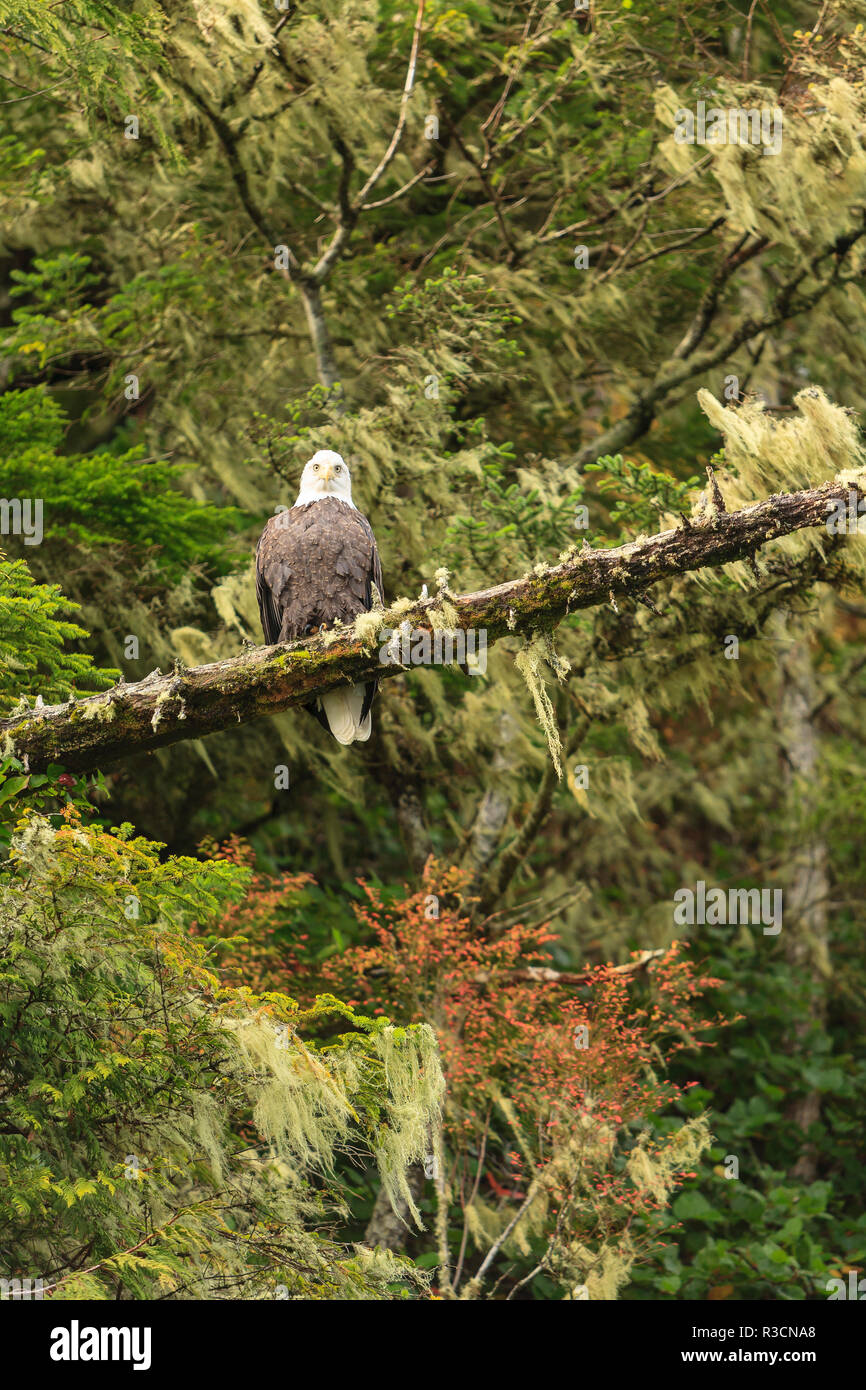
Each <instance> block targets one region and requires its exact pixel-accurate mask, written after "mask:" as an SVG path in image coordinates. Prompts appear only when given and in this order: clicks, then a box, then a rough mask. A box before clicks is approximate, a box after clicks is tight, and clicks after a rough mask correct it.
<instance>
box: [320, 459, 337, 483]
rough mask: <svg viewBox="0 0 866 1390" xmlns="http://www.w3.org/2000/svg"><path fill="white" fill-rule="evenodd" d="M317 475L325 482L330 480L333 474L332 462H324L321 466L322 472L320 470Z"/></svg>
mask: <svg viewBox="0 0 866 1390" xmlns="http://www.w3.org/2000/svg"><path fill="white" fill-rule="evenodd" d="M319 476H320V477H321V478H322V479H323V480H324V481H325V482H326V483H327V482H330V480H331V478H333V476H334V465H333V464H332V463H326V464H325V465H324V466H323V468H322V472H321V474H320V475H319Z"/></svg>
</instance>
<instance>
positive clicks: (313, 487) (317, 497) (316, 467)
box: [295, 449, 355, 507]
mask: <svg viewBox="0 0 866 1390" xmlns="http://www.w3.org/2000/svg"><path fill="white" fill-rule="evenodd" d="M323 497H339V498H340V501H341V502H348V504H349V506H350V507H354V505H355V504H354V502H353V501H352V479H351V478H350V477H349V470H348V468H347V466H346V464H345V462H344V461H343V459H342V458H341V457H340V455H339V454H335V453H334V452H333V450H331V449H320V450H319V451H318V453H316V454H313V457H312V458H311V459H310V461H309V463H308V464H307V465H306V467H305V468H304V471H303V473H302V474H301V490H300V492H299V493H298V500H297V502H296V503H295V506H296V507H303V506H306V504H307V503H308V502H321V500H322V498H323Z"/></svg>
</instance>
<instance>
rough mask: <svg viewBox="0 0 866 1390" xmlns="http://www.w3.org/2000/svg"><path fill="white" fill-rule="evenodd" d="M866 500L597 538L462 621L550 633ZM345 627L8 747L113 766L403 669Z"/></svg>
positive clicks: (770, 502) (10, 731)
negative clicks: (625, 537) (604, 544)
mask: <svg viewBox="0 0 866 1390" xmlns="http://www.w3.org/2000/svg"><path fill="white" fill-rule="evenodd" d="M852 493H853V494H855V496H856V498H857V500H858V501H860V500H866V471H864V472H860V473H854V472H853V471H852V472H851V473H846V474H844V475H842V476H840V477H837V478H835V479H833V480H832V481H831V482H828V483H824V484H822V485H821V486H820V487H817V488H810V489H806V490H805V491H802V492H791V493H780V494H777V495H775V496H772V497H768V498H766V499H765V500H764V501H762V502H756V503H754V504H752V505H751V506H748V507H744V508H742V509H741V510H740V511H736V512H723V513H716V514H713V515H711V516H709V517H707V518H706V519H704V520H703V521H699V522H698V521H696V522H693V523H692V524H691V525H689V526H681V527H676V528H675V529H673V530H670V531H663V532H661V533H659V534H658V535H655V536H650V537H646V538H639V539H638V540H635V541H630V542H628V543H627V544H626V545H622V546H617V547H615V548H611V549H609V550H604V549H599V550H593V549H592V548H591V547H589V546H587V547H585V548H584V549H582V550H580V551H576V552H569V553H568V554H567V555H566V556H565V558H564V559H563V560H562V561H561V562H560V563H559V564H556V565H551V566H545V565H538V566H536V568H535V570H533V571H532V572H530V573H529V574H526V575H523V576H522V577H521V578H519V579H513V580H510V581H508V582H506V583H504V584H499V585H497V586H496V587H495V588H491V589H484V590H481V591H479V592H476V593H471V594H453V595H452V594H449V595H448V602H449V604H451V605H453V608H454V609H455V611H456V615H457V627H458V628H459V629H461V630H464V631H466V630H470V629H472V630H475V631H482V630H483V631H484V632H486V635H487V642H488V645H489V644H492V643H494V642H497V641H499V640H501V639H502V638H505V637H509V636H512V635H524V636H531V635H532V634H535V633H539V632H550V631H552V630H553V629H554V628H555V627H556V626H557V624H558V623H559V622H561V621H562V619H563V618H564V617H566V615H567V614H569V613H572V612H574V611H576V610H578V609H582V608H591V607H594V606H595V605H597V604H599V603H607V602H608V601H609V600H610V599H611V597H614V598H616V597H618V596H629V595H630V596H633V597H634V598H637V597H638V596H639V595H641V594H644V593H646V591H647V588H648V587H649V586H650V585H652V584H655V583H658V582H659V581H660V580H663V579H670V578H673V577H674V576H675V575H680V574H686V573H689V572H691V571H694V570H699V569H703V568H704V567H706V566H711V567H715V568H718V567H720V566H722V565H725V564H728V563H730V562H731V561H734V560H743V559H747V558H748V557H749V556H750V555H754V554H755V553H756V551H758V550H759V549H760V548H761V547H762V546H764V545H765V544H766V543H767V542H768V541H772V540H775V539H776V538H778V537H780V536H785V535H790V534H792V533H793V532H796V531H800V530H804V529H806V528H809V527H818V526H824V525H826V522H827V518H828V516H829V514H830V512H831V510H832V509H833V508H834V507H835V506H839V505H842V506H846V507H847V506H848V504H849V500H850V496H851V494H852ZM438 603H441V596H439V595H437V596H435V597H433V598H426V599H418V600H416V601H415V602H414V603H412V604H411V606H410V607H403V606H402V605H401V606H400V608H399V609H398V610H397V611H396V612H394V611H391V612H390V613H389V612H388V611H386V612H384V613H383V614H382V622H383V625H386V624H387V623H388V621H389V618H390V620H391V623H392V626H393V627H395V628H396V627H399V626H400V624H401V623H408V624H409V626H410V627H413V628H419V629H423V630H426V631H428V632H432V631H433V630H434V628H435V627H436V626H439V627H441V618H438V619H437V614H436V611H435V610H436V605H437V604H438ZM363 622H364V623H365V624H366V630H365V631H364V632H363V633H360V634H359V632H356V630H355V629H354V628H346V629H345V635H343V633H341V632H338V633H336V634H335V633H328V634H325V635H324V636H319V637H316V638H314V639H312V640H310V641H308V642H307V643H303V642H295V643H291V644H285V645H277V646H273V647H254V648H252V649H251V650H249V651H247V652H245V653H244V654H243V655H241V656H236V657H231V658H229V659H227V660H225V661H219V662H215V663H213V664H212V665H207V666H199V667H195V668H191V669H188V670H184V671H182V672H179V673H176V674H173V675H165V676H164V675H162V673H161V672H160V671H158V670H157V671H154V672H152V673H151V675H150V676H148V677H147V679H146V680H143V681H139V682H138V683H136V684H134V685H126V684H121V685H118V686H115V687H113V688H112V689H111V690H109V691H107V692H105V693H104V694H100V695H95V696H90V697H88V698H86V699H82V700H78V701H71V702H70V703H68V704H65V705H50V706H43V707H42V708H40V709H37V710H33V711H26V712H24V713H21V714H17V715H12V716H9V717H7V718H6V719H4V720H2V721H0V737H2V739H3V743H2V744H0V748H2V751H3V754H4V755H5V756H17V757H23V756H24V755H25V754H26V755H27V756H28V757H29V760H30V767H31V769H32V770H33V771H37V770H41V769H43V768H44V767H46V766H47V765H48V764H49V763H61V764H63V765H64V766H65V767H67V768H69V769H70V770H84V769H91V768H95V767H99V766H103V765H106V764H109V763H111V762H114V761H116V760H117V759H119V758H126V757H129V756H132V755H134V754H137V753H145V752H149V751H151V750H153V749H155V748H160V747H164V746H165V745H167V744H172V743H178V742H181V741H183V740H185V739H194V738H201V737H203V736H204V735H206V734H210V733H217V732H219V731H220V730H223V729H228V728H233V727H235V725H237V724H243V723H247V722H249V721H250V720H252V719H256V718H258V717H260V716H262V715H269V714H275V713H278V712H279V711H281V710H285V709H289V708H290V707H292V706H294V705H303V704H308V703H310V701H312V700H315V699H316V698H317V697H319V696H321V695H323V694H325V693H327V692H328V691H329V690H333V689H335V688H336V687H338V686H341V685H345V684H357V683H361V682H364V681H369V680H373V679H379V680H385V679H387V678H388V677H389V676H392V675H398V674H400V672H401V671H402V670H403V668H402V666H400V665H390V664H389V665H385V664H382V662H381V661H380V659H379V653H378V650H377V647H378V645H379V643H380V640H381V634H380V633H377V632H375V631H374V630H372V629H371V628H370V618H369V617H368V616H366V615H365V616H364V618H363Z"/></svg>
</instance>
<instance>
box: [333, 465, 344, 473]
mask: <svg viewBox="0 0 866 1390" xmlns="http://www.w3.org/2000/svg"><path fill="white" fill-rule="evenodd" d="M342 471H343V465H342V464H341V463H335V464H334V472H335V473H342Z"/></svg>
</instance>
